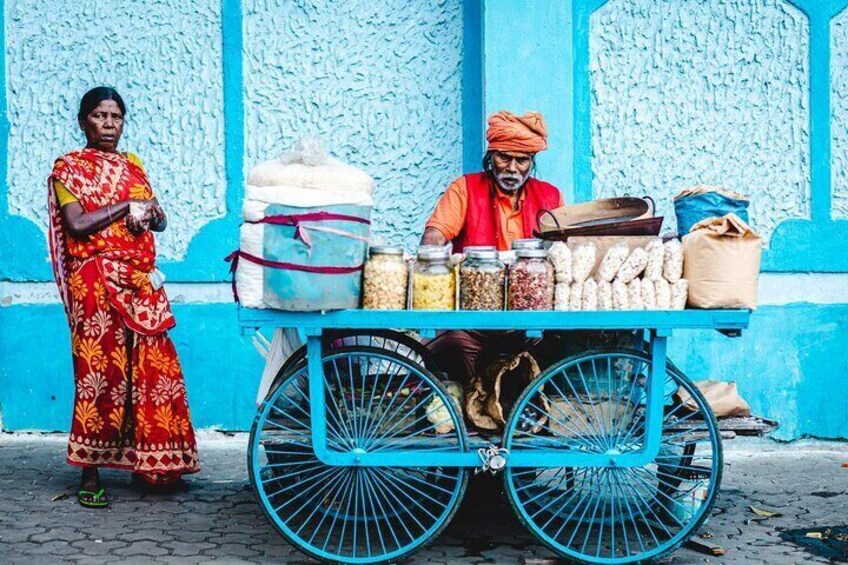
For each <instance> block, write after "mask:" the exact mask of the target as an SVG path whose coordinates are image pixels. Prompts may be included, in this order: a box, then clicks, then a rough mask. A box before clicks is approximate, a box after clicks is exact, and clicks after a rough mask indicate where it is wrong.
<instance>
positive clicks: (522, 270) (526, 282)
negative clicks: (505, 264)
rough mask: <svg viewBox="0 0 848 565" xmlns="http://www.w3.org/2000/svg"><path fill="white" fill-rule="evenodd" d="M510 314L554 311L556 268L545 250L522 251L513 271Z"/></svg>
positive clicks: (509, 293)
mask: <svg viewBox="0 0 848 565" xmlns="http://www.w3.org/2000/svg"><path fill="white" fill-rule="evenodd" d="M507 300H508V307H509V309H510V310H552V309H553V305H554V267H553V265H551V263H550V262H549V261H548V252H547V251H546V250H544V249H519V250H517V251H516V259H515V262H514V263H513V264H512V266H510V268H509V289H508V292H507Z"/></svg>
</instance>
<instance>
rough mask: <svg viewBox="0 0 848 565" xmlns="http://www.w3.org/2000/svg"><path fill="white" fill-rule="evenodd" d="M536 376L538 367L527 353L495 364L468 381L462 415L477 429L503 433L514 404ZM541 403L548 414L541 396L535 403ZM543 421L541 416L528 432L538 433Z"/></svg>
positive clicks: (544, 420) (544, 419)
mask: <svg viewBox="0 0 848 565" xmlns="http://www.w3.org/2000/svg"><path fill="white" fill-rule="evenodd" d="M538 374H539V364H538V363H537V362H536V360H535V359H534V358H533V356H532V355H530V354H529V353H527V352H526V351H523V352H521V353H518V354H516V355H513V356H512V357H508V358H506V359H500V360H498V361H495V362H494V363H492V364H491V365H489V366H488V367H487V368H486V370H485V371H484V372H483V375H482V376H474V377H473V378H472V379H471V384H470V387H469V390H468V392H466V393H465V414H466V415H467V416H468V419H469V420H470V421H471V423H472V424H474V425H475V426H477V427H478V428H480V429H483V430H490V431H497V430H502V429H503V427H504V426H505V425H506V418H507V417H508V416H509V413H510V410H512V406H513V404H515V401H516V400H517V399H518V397H519V396H520V395H521V393H522V392H523V391H524V389H525V388H526V387H527V385H528V384H529V383H530V381H532V380H533V379H534V378H536V376H537V375H538ZM540 403H541V404H542V406H541V407H542V408H544V410H545V414H547V411H548V405H547V402H546V401H545V399H544V398H541V397H540V398H539V399H537V400H536V401H534V404H536V405H538V404H540ZM546 421H547V415H543V416H542V417H541V418H540V419H538V420H537V425H536V426H534V427H533V429H531V430H530V432H531V433H536V432H538V431H539V430H540V429H541V427H542V426H543V425H544V424H545V422H546Z"/></svg>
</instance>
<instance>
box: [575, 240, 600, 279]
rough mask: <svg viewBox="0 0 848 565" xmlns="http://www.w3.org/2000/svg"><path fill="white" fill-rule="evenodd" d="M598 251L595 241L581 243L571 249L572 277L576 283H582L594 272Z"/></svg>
mask: <svg viewBox="0 0 848 565" xmlns="http://www.w3.org/2000/svg"><path fill="white" fill-rule="evenodd" d="M596 253H597V248H596V247H595V244H594V243H581V244H579V245H578V246H577V247H575V248H574V249H573V250H572V251H571V277H572V279H573V280H574V282H575V283H582V282H583V281H585V280H586V279H587V278H589V275H591V274H592V269H594V268H595V255H596Z"/></svg>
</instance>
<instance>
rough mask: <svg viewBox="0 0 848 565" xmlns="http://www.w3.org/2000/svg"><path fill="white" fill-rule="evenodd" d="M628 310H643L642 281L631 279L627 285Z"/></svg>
mask: <svg viewBox="0 0 848 565" xmlns="http://www.w3.org/2000/svg"><path fill="white" fill-rule="evenodd" d="M627 303H628V306H630V308H628V310H644V309H645V303H644V301H643V300H642V279H633V280H632V281H630V282H629V283H627Z"/></svg>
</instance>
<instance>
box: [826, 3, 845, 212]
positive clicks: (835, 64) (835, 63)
mask: <svg viewBox="0 0 848 565" xmlns="http://www.w3.org/2000/svg"><path fill="white" fill-rule="evenodd" d="M830 50H831V53H830V80H831V94H830V96H831V97H830V106H831V112H832V114H831V121H830V132H831V135H832V137H833V140H832V142H831V150H832V157H831V167H832V169H831V176H832V179H833V203H832V206H831V209H832V211H833V212H832V214H831V215H832V216H833V217H834V218H840V219H848V10H846V11H844V12H842V13H841V14H839V15H838V16H836V17H835V18H833V20H832V21H831V23H830Z"/></svg>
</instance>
